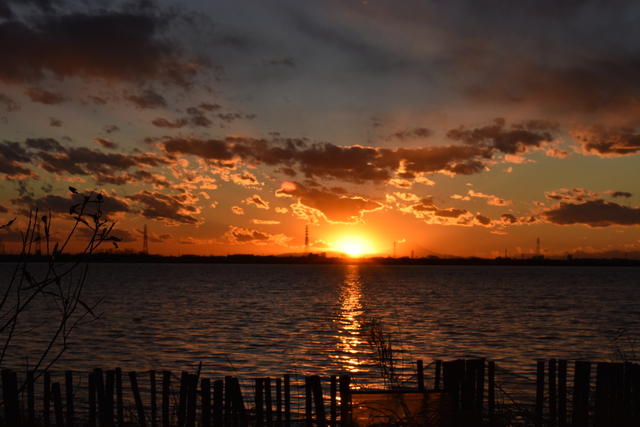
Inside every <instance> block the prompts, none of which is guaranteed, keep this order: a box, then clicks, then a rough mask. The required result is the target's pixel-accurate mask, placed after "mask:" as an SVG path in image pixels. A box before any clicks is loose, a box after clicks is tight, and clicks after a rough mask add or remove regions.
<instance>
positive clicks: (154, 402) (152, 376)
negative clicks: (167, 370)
mask: <svg viewBox="0 0 640 427" xmlns="http://www.w3.org/2000/svg"><path fill="white" fill-rule="evenodd" d="M149 387H151V390H150V393H151V396H150V397H151V427H157V425H158V391H157V385H156V371H154V370H153V369H152V370H150V371H149Z"/></svg>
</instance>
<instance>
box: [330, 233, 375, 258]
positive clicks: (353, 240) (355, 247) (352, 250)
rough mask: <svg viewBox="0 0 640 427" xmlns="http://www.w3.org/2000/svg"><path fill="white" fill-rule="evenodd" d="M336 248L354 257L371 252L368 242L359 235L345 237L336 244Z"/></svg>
mask: <svg viewBox="0 0 640 427" xmlns="http://www.w3.org/2000/svg"><path fill="white" fill-rule="evenodd" d="M336 248H337V249H338V250H339V251H340V252H343V253H345V254H346V255H348V256H350V257H354V258H355V257H359V256H362V255H366V254H368V253H371V245H370V244H369V242H367V241H366V240H364V239H362V238H359V237H345V238H344V239H342V240H340V241H339V242H338V243H337V244H336Z"/></svg>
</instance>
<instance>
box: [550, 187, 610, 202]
mask: <svg viewBox="0 0 640 427" xmlns="http://www.w3.org/2000/svg"><path fill="white" fill-rule="evenodd" d="M544 195H545V197H546V198H547V199H549V200H562V201H571V202H582V201H584V200H586V199H600V195H598V194H597V193H594V192H592V191H589V190H585V189H584V188H574V189H571V190H569V189H566V188H563V189H560V190H558V191H549V192H545V194H544Z"/></svg>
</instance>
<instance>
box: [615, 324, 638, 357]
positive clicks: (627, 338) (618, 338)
mask: <svg viewBox="0 0 640 427" xmlns="http://www.w3.org/2000/svg"><path fill="white" fill-rule="evenodd" d="M635 344H636V340H634V339H631V335H629V331H627V329H626V328H619V329H618V330H617V331H616V334H615V336H614V337H613V338H612V339H611V345H613V348H614V350H615V352H616V355H617V356H618V358H620V360H622V361H623V362H624V363H635V362H637V361H638V359H637V357H636V351H635Z"/></svg>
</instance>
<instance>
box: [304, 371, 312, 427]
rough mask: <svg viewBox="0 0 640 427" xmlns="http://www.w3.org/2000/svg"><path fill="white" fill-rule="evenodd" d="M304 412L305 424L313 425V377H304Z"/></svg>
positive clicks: (309, 426) (308, 426) (310, 426)
mask: <svg viewBox="0 0 640 427" xmlns="http://www.w3.org/2000/svg"><path fill="white" fill-rule="evenodd" d="M304 412H305V416H304V419H305V425H306V426H307V427H312V426H313V415H312V414H313V395H312V391H311V378H310V377H305V378H304Z"/></svg>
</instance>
